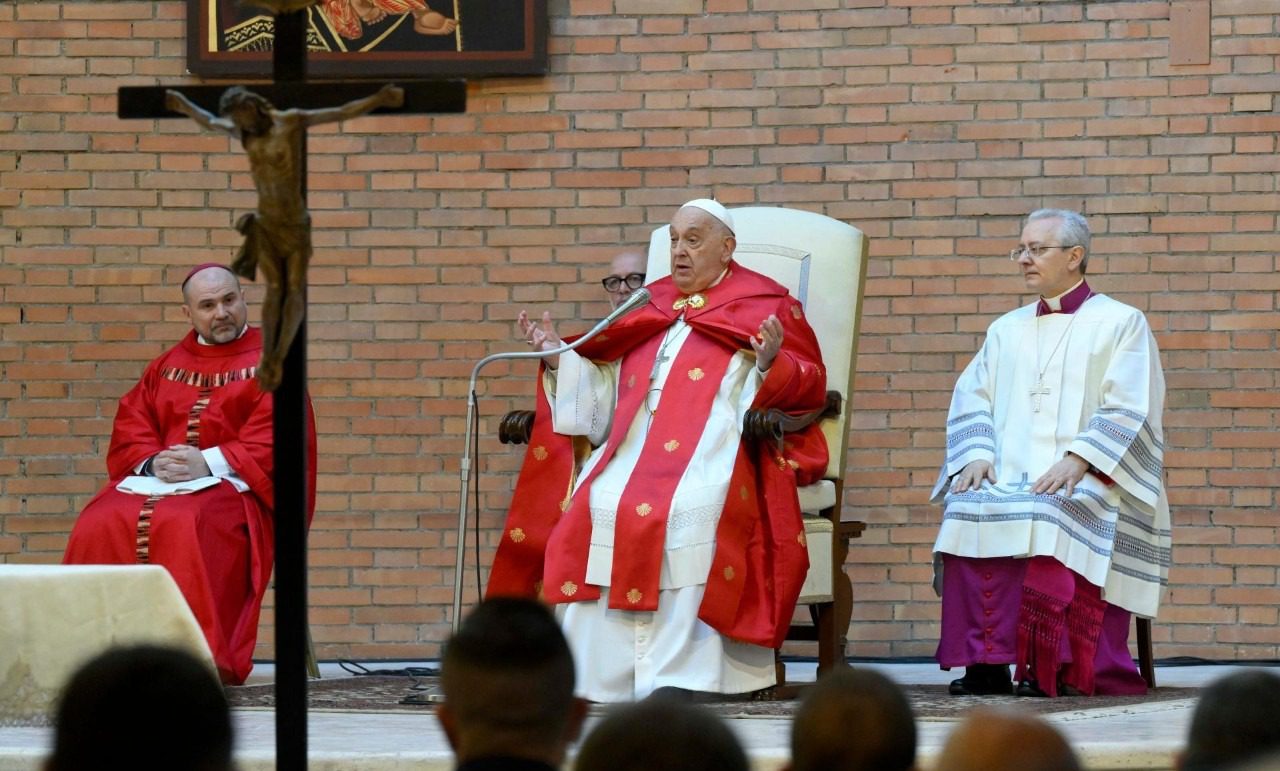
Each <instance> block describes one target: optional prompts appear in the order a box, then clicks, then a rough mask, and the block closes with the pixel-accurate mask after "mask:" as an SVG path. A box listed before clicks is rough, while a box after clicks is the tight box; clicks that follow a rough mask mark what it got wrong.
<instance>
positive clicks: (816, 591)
mask: <svg viewBox="0 0 1280 771" xmlns="http://www.w3.org/2000/svg"><path fill="white" fill-rule="evenodd" d="M834 530H835V528H834V527H833V526H832V524H831V520H829V519H827V518H826V517H818V516H810V515H808V514H806V515H805V517H804V537H805V542H806V543H807V544H808V547H809V573H808V575H806V576H805V577H804V585H803V586H801V587H800V599H798V600H796V604H797V605H808V604H809V603H814V602H831V598H832V591H831V577H832V575H833V573H832V570H831V539H832V537H833V535H832V534H833V531H834Z"/></svg>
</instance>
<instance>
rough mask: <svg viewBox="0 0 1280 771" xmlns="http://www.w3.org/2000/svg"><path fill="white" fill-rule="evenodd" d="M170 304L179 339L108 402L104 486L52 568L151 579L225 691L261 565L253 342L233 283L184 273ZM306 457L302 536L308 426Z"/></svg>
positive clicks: (264, 470)
mask: <svg viewBox="0 0 1280 771" xmlns="http://www.w3.org/2000/svg"><path fill="white" fill-rule="evenodd" d="M182 296H183V305H182V310H183V313H184V315H186V317H187V318H188V319H190V321H191V326H192V331H191V332H190V333H189V334H188V335H187V336H186V337H185V338H184V339H183V340H182V342H180V343H178V345H176V346H174V347H173V348H171V349H169V350H168V351H167V352H166V353H164V354H163V355H161V356H160V358H158V359H156V360H154V361H152V362H151V363H150V364H149V365H148V366H147V368H146V371H145V372H143V375H142V380H141V381H139V382H138V384H137V385H135V386H134V387H133V389H132V390H130V391H129V392H128V393H127V394H125V395H124V397H123V398H122V399H121V400H120V406H119V409H118V410H117V412H116V419H115V424H114V426H113V427H112V431H111V447H110V449H109V450H108V452H107V472H108V473H109V474H110V477H111V482H110V483H109V484H108V485H107V486H106V487H105V488H104V489H103V490H102V491H101V492H99V493H98V494H97V495H96V496H94V498H93V500H91V501H89V504H88V505H87V506H85V508H84V511H82V512H81V513H80V517H79V519H77V520H76V524H75V527H74V529H72V531H71V539H70V541H69V542H68V543H67V552H66V554H65V555H64V557H63V562H65V563H67V564H135V563H139V564H143V563H152V564H156V565H163V566H164V567H165V568H166V569H168V571H169V573H170V574H172V575H173V578H174V581H175V582H176V583H177V584H178V588H179V589H181V590H182V594H183V596H184V597H186V600H187V603H188V604H189V605H190V606H191V610H192V611H193V613H194V614H195V617H196V620H197V621H199V623H200V626H201V628H202V629H203V630H204V634H205V638H206V639H207V640H208V641H209V648H210V649H211V650H212V651H213V658H214V662H215V663H216V664H217V667H218V674H219V676H220V677H221V678H222V680H223V682H226V683H230V684H239V683H242V682H244V679H245V678H246V677H247V676H248V675H249V670H250V669H252V668H253V660H252V656H253V646H254V643H255V641H256V640H257V636H258V612H259V609H260V608H261V606H262V597H263V594H264V593H265V592H266V589H267V581H268V578H269V577H270V575H271V568H272V564H273V561H274V559H275V548H274V544H275V537H274V536H275V532H274V524H273V521H272V506H273V504H274V493H273V485H272V483H273V476H272V407H271V405H272V401H271V394H269V393H265V392H263V391H261V390H260V389H259V388H258V383H257V380H256V379H255V378H254V372H255V368H256V365H257V363H258V357H259V356H261V354H262V334H261V332H260V331H259V330H258V329H257V328H253V327H250V326H248V309H247V307H246V306H245V300H244V294H243V293H242V291H241V289H240V282H239V280H238V279H237V278H236V276H235V274H233V273H232V272H231V271H230V270H228V269H227V268H225V267H222V266H221V265H214V264H205V265H200V266H197V267H196V268H195V269H194V270H193V271H191V273H190V274H188V276H187V279H186V280H185V281H184V282H183V284H182ZM308 418H309V419H313V418H311V414H310V407H309V406H308ZM295 441H297V442H298V444H299V445H300V446H299V452H301V451H302V449H301V438H300V437H299V438H298V439H296V440H295ZM306 452H307V453H308V456H309V462H308V464H307V468H308V469H309V472H310V474H311V480H310V483H309V485H308V488H309V501H308V505H307V520H308V522H310V518H311V515H312V513H313V512H314V510H315V467H316V466H315V454H316V448H315V430H314V426H312V427H311V429H310V430H309V431H308V434H307V441H306Z"/></svg>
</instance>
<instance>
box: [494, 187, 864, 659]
mask: <svg viewBox="0 0 1280 771" xmlns="http://www.w3.org/2000/svg"><path fill="white" fill-rule="evenodd" d="M730 211H731V213H732V214H733V220H734V230H735V235H736V236H737V249H736V250H735V251H734V255H733V256H734V259H735V260H736V261H737V262H739V263H740V264H742V265H744V266H746V267H748V268H750V269H752V270H754V271H756V272H758V273H763V274H764V275H766V276H769V277H770V278H772V279H773V280H774V281H777V282H778V283H779V284H782V285H783V286H785V287H786V288H787V290H788V291H790V292H791V294H792V296H794V297H796V298H797V299H798V300H799V301H800V303H801V304H802V305H803V306H804V309H805V318H806V319H807V320H808V321H809V324H810V326H812V327H813V331H814V332H815V334H816V335H817V337H818V343H819V345H820V346H821V348H822V359H823V363H824V364H825V365H826V368H827V407H826V409H825V410H823V411H820V412H819V413H814V414H813V415H809V416H801V417H798V418H797V417H794V416H787V415H785V414H783V413H780V412H778V411H776V410H769V411H756V410H752V411H750V412H749V413H748V414H747V417H746V419H745V420H744V421H743V434H744V436H746V437H747V438H748V440H749V441H780V440H781V438H782V437H783V436H784V435H785V433H786V432H788V431H796V430H799V429H800V428H803V427H805V426H807V425H809V424H810V423H812V422H813V421H814V420H820V421H821V422H822V423H821V424H822V431H823V434H824V435H825V436H826V439H827V448H828V451H829V454H830V460H829V462H828V465H827V472H826V474H825V475H824V478H823V479H822V480H820V481H819V482H817V483H816V484H812V485H808V486H806V487H803V488H800V490H799V497H800V507H801V510H802V511H803V512H804V514H805V523H804V524H805V536H806V539H807V543H808V550H809V574H808V576H807V577H806V578H805V582H804V586H803V587H802V589H801V593H800V599H799V601H798V604H800V605H807V606H808V608H809V614H810V618H811V620H812V622H813V623H812V624H808V625H805V624H800V625H797V624H793V625H792V627H791V630H790V633H789V634H788V635H787V639H788V640H808V641H816V642H817V643H818V672H819V674H822V673H824V672H826V671H827V670H828V669H831V668H832V667H835V666H839V665H843V663H844V656H845V636H846V634H847V632H848V629H849V620H850V617H851V616H852V613H853V589H852V586H851V585H850V583H849V578H848V576H847V575H846V574H845V572H844V561H845V558H846V557H847V556H848V553H849V539H850V538H856V537H858V536H860V535H861V534H862V531H863V529H864V528H865V523H863V522H859V521H852V520H850V521H845V520H843V519H842V518H841V515H840V503H841V498H842V491H843V488H844V471H845V455H846V454H847V453H846V451H847V450H848V439H849V413H848V409H847V406H846V405H847V402H848V397H849V394H850V392H851V391H852V389H853V373H854V365H855V360H856V358H857V350H858V327H859V322H860V320H861V317H862V289H863V283H864V280H865V279H866V273H867V266H866V254H867V237H866V236H865V235H863V233H862V232H861V231H860V230H858V229H857V228H854V227H851V226H849V225H846V224H845V223H843V222H840V221H838V220H834V219H832V218H830V217H826V216H823V215H821V214H814V213H812V212H807V211H801V210H798V209H782V208H773V207H744V208H737V209H731V210H730ZM670 272H671V259H670V237H669V230H668V227H667V226H666V225H663V226H661V227H659V228H656V229H655V230H654V231H653V233H652V235H651V237H650V241H649V261H648V269H647V272H646V280H647V281H648V282H653V281H655V280H657V279H659V278H662V277H663V276H666V275H668V274H669V273H670ZM532 422H533V412H532V411H527V410H521V411H515V412H510V413H507V415H506V416H505V417H504V418H503V419H502V422H501V424H500V426H499V429H498V435H499V439H500V440H501V441H503V442H504V443H512V444H522V443H524V442H527V441H528V436H529V431H530V427H531V425H532ZM783 674H784V673H783V669H782V667H781V666H779V668H778V675H779V677H778V682H779V683H782V682H783Z"/></svg>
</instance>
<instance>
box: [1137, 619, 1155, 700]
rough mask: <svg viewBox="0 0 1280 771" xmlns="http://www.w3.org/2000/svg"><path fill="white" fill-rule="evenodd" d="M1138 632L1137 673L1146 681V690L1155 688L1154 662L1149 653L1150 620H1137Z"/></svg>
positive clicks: (1152, 656) (1150, 652)
mask: <svg viewBox="0 0 1280 771" xmlns="http://www.w3.org/2000/svg"><path fill="white" fill-rule="evenodd" d="M1136 627H1137V630H1138V671H1139V672H1140V673H1142V679H1143V680H1146V681H1147V687H1148V688H1155V687H1156V662H1155V656H1154V655H1153V654H1152V651H1151V619H1149V618H1141V617H1139V618H1137V621H1136Z"/></svg>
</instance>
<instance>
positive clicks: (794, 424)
mask: <svg viewBox="0 0 1280 771" xmlns="http://www.w3.org/2000/svg"><path fill="white" fill-rule="evenodd" d="M840 401H841V400H840V392H839V391H827V402H826V404H824V405H823V406H822V409H818V410H814V411H813V412H806V413H804V414H802V415H788V414H787V413H785V412H783V411H782V410H776V409H770V410H747V414H746V416H745V417H744V418H743V419H742V436H743V437H744V438H745V439H747V440H748V441H753V442H760V441H771V442H777V443H778V444H779V445H781V444H782V437H783V436H785V435H786V434H789V433H794V432H796V431H799V430H800V429H802V428H805V427H807V426H810V425H812V424H814V423H816V422H818V421H819V420H825V419H826V418H834V417H836V416H838V415H839V414H840Z"/></svg>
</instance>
